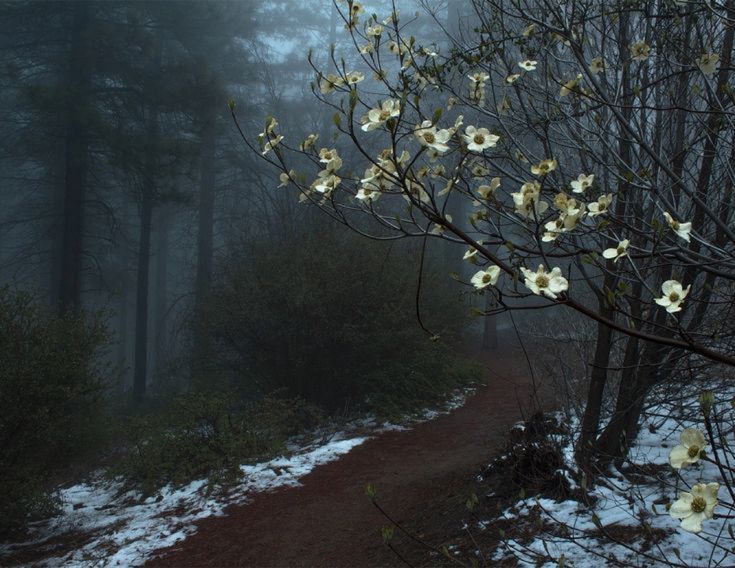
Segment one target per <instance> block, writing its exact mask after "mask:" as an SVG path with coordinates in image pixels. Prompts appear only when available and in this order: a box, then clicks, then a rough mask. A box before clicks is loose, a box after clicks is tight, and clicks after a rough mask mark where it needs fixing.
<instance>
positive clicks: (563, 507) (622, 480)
mask: <svg viewBox="0 0 735 568" xmlns="http://www.w3.org/2000/svg"><path fill="white" fill-rule="evenodd" d="M723 406H724V405H723ZM728 406H729V405H728ZM690 407H692V408H694V409H697V408H698V404H697V402H696V398H693V399H692V401H691V404H690ZM675 416H676V412H674V411H673V409H671V408H668V407H662V406H656V407H653V408H652V409H649V411H648V412H647V414H646V417H645V422H644V427H643V428H642V430H641V433H640V434H639V437H638V439H637V441H636V444H635V447H633V448H632V450H631V452H630V455H629V458H628V462H627V463H626V466H633V467H632V471H636V472H639V473H643V475H642V476H641V477H639V476H636V477H635V479H636V482H635V483H633V482H631V480H630V479H628V478H626V477H625V476H624V475H623V474H622V473H621V472H620V471H618V470H616V469H615V468H611V470H610V472H609V475H607V476H606V477H603V478H602V479H600V480H599V482H598V484H597V486H596V488H595V489H594V491H592V493H591V495H592V497H593V498H594V499H595V504H594V506H592V507H591V508H589V507H587V506H585V505H584V504H582V503H580V502H578V501H574V500H567V501H561V502H556V501H553V500H550V499H537V498H535V497H532V498H528V499H524V500H521V501H518V502H517V503H516V504H515V505H514V506H513V507H511V508H510V509H508V510H506V511H505V512H504V513H503V515H502V516H501V518H505V519H508V520H511V519H514V520H516V521H517V520H518V519H519V518H523V517H527V516H529V515H530V514H531V513H532V512H537V513H539V514H540V518H541V520H542V521H543V522H544V524H545V525H547V526H556V527H558V526H559V525H560V524H563V525H565V526H566V527H567V528H568V534H567V536H564V537H561V536H556V535H554V534H550V533H549V532H546V531H544V532H543V534H539V535H537V536H536V537H535V538H534V539H533V540H531V541H530V542H525V541H524V542H521V541H519V540H515V539H508V540H506V541H505V542H504V543H503V544H501V546H499V547H498V549H497V550H496V551H495V554H494V556H493V560H494V561H496V562H499V561H501V560H503V559H507V558H515V559H516V561H517V562H518V565H519V566H528V567H536V566H544V567H549V568H550V567H553V566H558V565H560V564H559V563H560V559H563V563H564V565H566V566H574V567H576V568H581V567H585V568H586V567H589V568H596V567H598V566H602V565H614V564H615V561H617V562H620V563H621V564H625V565H628V566H646V567H649V566H671V565H683V566H716V565H717V566H732V565H735V553H734V552H733V545H735V542H734V541H733V539H731V538H730V536H729V535H728V519H725V518H722V517H719V518H718V517H717V514H718V513H719V515H731V514H732V511H728V508H729V504H728V505H725V503H724V502H727V501H728V497H727V490H726V488H725V487H724V485H722V479H721V475H720V473H719V471H718V469H717V466H716V465H714V464H712V463H706V462H701V461H700V462H699V463H698V464H695V465H692V466H689V468H686V469H683V470H681V478H678V479H677V475H676V474H675V473H674V471H673V470H672V469H671V467H670V466H669V465H668V463H669V452H670V450H671V448H672V447H673V446H674V445H676V444H678V443H679V435H680V433H681V430H682V429H683V428H686V427H699V428H700V429H703V425H702V424H701V423H698V424H695V423H693V422H691V421H689V420H686V419H680V418H676V417H675ZM649 426H650V428H649ZM564 455H565V458H566V459H567V462H568V464H570V465H573V459H572V457H573V444H572V443H571V442H569V443H568V445H567V447H566V448H565V451H564ZM635 466H645V469H638V470H636V468H635ZM654 466H660V467H654ZM626 471H627V468H626ZM646 472H651V473H646ZM639 480H640V481H639ZM712 481H717V482H719V483H720V484H721V487H720V493H719V500H720V504H719V506H718V507H717V508H716V509H715V513H716V517H715V518H714V519H709V520H706V521H705V522H704V523H703V527H704V530H703V531H702V532H701V533H699V534H698V535H697V534H693V533H689V532H687V531H685V530H683V529H682V528H680V526H679V524H680V523H679V521H678V520H676V519H673V518H672V517H671V516H670V515H669V514H668V512H667V510H666V504H667V503H669V502H673V501H674V500H676V499H677V494H678V492H679V491H688V490H689V487H691V485H693V484H695V483H707V482H712ZM539 510H540V511H539ZM642 522H645V523H646V524H647V525H649V526H650V527H651V528H652V529H653V531H656V532H659V531H661V533H662V538H661V540H659V541H658V542H657V543H654V544H652V545H646V544H645V541H646V531H645V530H644V528H643V527H642ZM621 527H629V529H628V530H625V529H623V530H622V531H621ZM604 533H608V534H611V535H612V536H615V535H616V534H620V535H623V536H619V537H617V538H615V539H608V538H605V537H604V536H603V535H604ZM718 538H719V542H717V544H713V543H715V541H717V539H718ZM615 541H617V542H615ZM543 558H546V559H547V560H548V559H549V558H551V559H552V560H548V561H547V562H545V563H540V562H538V560H539V559H543ZM613 559H614V560H613Z"/></svg>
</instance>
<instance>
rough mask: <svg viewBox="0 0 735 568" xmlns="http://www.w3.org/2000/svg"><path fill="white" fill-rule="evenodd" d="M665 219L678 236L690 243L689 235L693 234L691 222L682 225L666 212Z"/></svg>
mask: <svg viewBox="0 0 735 568" xmlns="http://www.w3.org/2000/svg"><path fill="white" fill-rule="evenodd" d="M664 218H665V219H666V222H667V223H668V224H669V227H671V228H672V229H673V231H674V232H675V233H676V234H677V235H679V236H680V237H681V238H682V239H684V240H685V241H686V242H689V239H690V236H689V233H691V232H692V224H691V222H687V223H680V222H679V221H677V220H676V219H674V218H673V217H672V216H671V215H669V213H668V212H666V211H664Z"/></svg>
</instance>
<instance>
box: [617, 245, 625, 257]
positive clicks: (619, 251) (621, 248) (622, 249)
mask: <svg viewBox="0 0 735 568" xmlns="http://www.w3.org/2000/svg"><path fill="white" fill-rule="evenodd" d="M617 252H618V256H620V255H621V254H623V253H624V252H625V247H623V246H618V251H617Z"/></svg>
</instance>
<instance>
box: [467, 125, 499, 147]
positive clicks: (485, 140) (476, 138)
mask: <svg viewBox="0 0 735 568" xmlns="http://www.w3.org/2000/svg"><path fill="white" fill-rule="evenodd" d="M462 139H463V140H464V141H465V143H466V144H467V149H468V150H469V151H470V152H477V153H480V152H482V151H483V150H485V149H486V148H492V147H493V146H495V145H496V144H497V143H498V140H500V136H496V135H495V134H490V131H489V130H488V129H487V128H476V127H474V126H468V127H467V128H466V129H465V133H464V134H463V135H462Z"/></svg>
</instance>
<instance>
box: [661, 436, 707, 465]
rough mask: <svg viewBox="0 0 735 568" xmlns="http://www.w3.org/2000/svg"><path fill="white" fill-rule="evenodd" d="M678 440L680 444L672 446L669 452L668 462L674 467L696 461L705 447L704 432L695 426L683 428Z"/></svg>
mask: <svg viewBox="0 0 735 568" xmlns="http://www.w3.org/2000/svg"><path fill="white" fill-rule="evenodd" d="M680 441H681V444H679V445H677V446H674V447H673V448H671V451H670V452H669V463H670V464H671V467H673V468H674V469H681V468H682V467H684V466H686V465H690V464H693V463H696V462H697V461H699V458H700V457H701V455H702V452H703V451H704V449H705V448H706V447H707V442H706V440H705V439H704V434H702V432H701V431H700V430H698V429H696V428H684V430H682V431H681V437H680Z"/></svg>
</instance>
